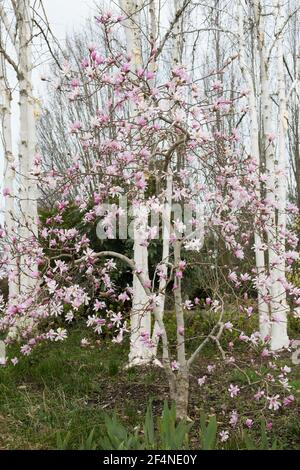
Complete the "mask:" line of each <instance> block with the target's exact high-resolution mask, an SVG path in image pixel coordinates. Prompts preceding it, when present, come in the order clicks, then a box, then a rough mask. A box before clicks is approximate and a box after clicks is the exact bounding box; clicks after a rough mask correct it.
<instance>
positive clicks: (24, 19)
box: [16, 0, 38, 294]
mask: <svg viewBox="0 0 300 470" xmlns="http://www.w3.org/2000/svg"><path fill="white" fill-rule="evenodd" d="M16 16H17V22H18V23H17V24H18V42H17V55H18V65H19V77H18V78H19V94H20V101H19V107H20V144H19V168H20V174H21V177H20V191H19V196H20V212H21V216H20V235H21V238H22V240H24V241H29V240H30V239H34V238H35V237H37V236H38V228H37V183H36V178H35V177H33V176H32V174H31V170H32V167H33V160H34V157H35V155H36V147H37V141H36V122H35V114H34V98H33V89H32V52H31V28H32V24H31V10H30V3H29V1H28V0H20V1H19V2H17V10H16ZM37 269H38V268H37V266H36V265H29V259H28V256H27V255H25V256H21V260H20V293H21V294H24V293H26V292H28V291H30V290H31V289H32V288H33V287H34V286H35V285H36V284H37V282H36V279H35V278H34V273H35V272H37Z"/></svg>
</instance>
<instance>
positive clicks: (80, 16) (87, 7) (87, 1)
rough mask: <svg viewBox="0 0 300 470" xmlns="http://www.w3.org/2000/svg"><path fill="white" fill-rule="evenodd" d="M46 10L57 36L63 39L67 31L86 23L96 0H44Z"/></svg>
mask: <svg viewBox="0 0 300 470" xmlns="http://www.w3.org/2000/svg"><path fill="white" fill-rule="evenodd" d="M43 3H44V6H45V10H46V13H47V16H48V19H49V22H50V25H51V28H52V31H53V32H54V34H55V36H56V37H57V38H58V39H59V40H63V39H64V37H65V34H66V32H72V30H73V29H77V28H79V27H81V26H83V25H84V20H85V19H86V18H88V17H89V16H90V15H91V13H92V11H93V6H94V4H95V0H43Z"/></svg>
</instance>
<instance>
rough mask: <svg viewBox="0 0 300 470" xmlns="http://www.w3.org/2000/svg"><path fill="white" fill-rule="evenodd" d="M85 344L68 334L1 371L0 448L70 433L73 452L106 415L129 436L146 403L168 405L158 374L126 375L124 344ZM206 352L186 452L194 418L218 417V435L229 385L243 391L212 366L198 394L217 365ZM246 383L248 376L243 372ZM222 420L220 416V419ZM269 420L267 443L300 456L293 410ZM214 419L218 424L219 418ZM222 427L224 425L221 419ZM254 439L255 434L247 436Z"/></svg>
mask: <svg viewBox="0 0 300 470" xmlns="http://www.w3.org/2000/svg"><path fill="white" fill-rule="evenodd" d="M83 336H88V332H86V334H85V331H84V327H79V326H77V327H75V328H73V330H71V333H70V337H69V339H68V341H66V342H63V343H59V344H58V343H52V344H50V345H47V346H46V345H45V346H42V347H40V348H39V350H36V351H35V352H34V353H33V354H32V355H31V356H29V357H28V358H25V359H23V360H22V361H20V363H19V364H18V365H17V366H16V367H13V366H12V365H11V366H8V367H7V368H1V369H0V426H1V433H0V448H1V449H54V448H56V447H57V445H58V444H57V442H58V435H61V436H65V435H66V434H67V433H69V436H70V438H69V442H68V447H69V448H78V446H79V445H80V442H82V440H83V439H86V438H87V437H88V436H89V434H90V432H91V430H92V429H93V428H95V430H96V432H98V431H100V430H101V429H103V425H104V418H105V414H106V413H109V414H112V413H113V412H114V411H115V412H116V413H117V415H118V416H119V417H120V419H121V420H122V422H123V423H125V424H126V426H128V427H129V428H130V429H133V428H134V427H136V426H138V425H140V424H141V423H142V422H143V420H144V416H145V410H146V407H147V404H148V402H149V399H150V398H153V407H154V413H155V414H156V415H159V414H160V413H161V409H162V407H163V402H164V400H165V399H167V398H168V387H167V383H166V380H165V377H164V373H163V371H161V370H160V369H151V368H147V369H144V370H143V371H141V370H140V369H130V370H125V369H124V366H125V363H126V359H127V348H128V345H127V344H123V345H115V344H112V343H108V342H105V341H103V342H101V344H100V345H98V346H97V347H94V348H88V349H83V348H81V347H80V339H81V338H82V337H83ZM216 358H217V356H216V351H215V350H214V349H213V347H212V346H210V347H208V348H207V349H206V350H205V351H204V355H203V356H202V357H201V358H200V359H199V361H198V363H197V364H196V366H195V369H194V370H193V371H192V378H191V395H190V410H189V414H190V416H191V418H192V419H193V420H194V422H195V425H194V427H193V429H194V435H192V436H191V446H192V447H193V446H194V447H195V448H197V446H198V445H199V444H198V440H197V433H198V430H199V418H200V413H201V412H202V411H205V412H206V413H208V414H213V413H215V412H216V413H217V415H218V419H219V427H220V429H224V427H226V426H228V423H226V422H225V421H224V423H223V422H222V411H228V410H231V409H232V407H233V404H232V401H230V398H229V397H228V393H227V387H228V384H229V383H232V382H233V383H238V384H239V385H240V386H241V387H243V386H246V384H247V378H246V376H245V374H244V373H242V372H240V371H239V370H235V369H232V368H229V367H228V366H226V365H225V364H224V365H218V368H219V369H218V372H217V373H216V374H214V375H213V376H212V377H211V378H210V381H209V383H208V384H207V385H206V386H205V387H202V388H199V386H198V385H197V378H198V377H200V376H202V375H204V374H205V372H206V367H207V365H208V364H209V363H213V362H214V361H216ZM284 363H286V361H285V362H284ZM245 372H246V374H247V375H248V377H250V378H251V380H255V378H256V376H255V372H253V371H252V370H251V369H249V370H248V369H246V370H245ZM291 383H292V385H293V390H292V393H294V394H297V390H298V392H299V389H300V370H299V366H296V367H294V368H293V372H292V377H291ZM234 406H238V407H239V413H241V415H242V416H244V417H247V416H248V415H251V416H253V413H254V415H255V413H257V422H258V421H259V417H260V411H259V409H257V411H256V410H255V409H253V401H251V400H245V396H243V397H240V398H239V399H238V400H237V402H236V403H235V404H234ZM223 414H224V413H223ZM269 415H270V416H269V418H270V419H271V420H272V421H273V424H274V427H273V431H272V436H273V437H276V438H278V439H279V440H280V442H281V443H282V445H283V447H285V448H288V449H299V448H300V427H299V418H300V416H299V408H297V407H293V408H291V411H288V413H287V414H283V413H281V412H280V413H277V414H274V413H272V412H270V413H269ZM220 417H221V418H220ZM224 420H225V418H224ZM253 432H255V428H254V431H253Z"/></svg>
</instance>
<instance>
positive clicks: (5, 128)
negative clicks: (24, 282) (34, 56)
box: [0, 57, 19, 300]
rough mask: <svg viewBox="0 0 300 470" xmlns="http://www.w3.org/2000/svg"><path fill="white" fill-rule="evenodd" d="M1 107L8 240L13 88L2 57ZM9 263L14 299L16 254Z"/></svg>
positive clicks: (11, 229) (11, 228) (12, 224)
mask: <svg viewBox="0 0 300 470" xmlns="http://www.w3.org/2000/svg"><path fill="white" fill-rule="evenodd" d="M0 99H1V103H0V108H1V115H2V118H1V123H2V130H1V139H2V147H3V154H4V175H3V189H5V190H7V192H8V193H9V195H8V196H6V198H5V210H4V225H5V231H6V237H7V240H8V241H9V240H11V239H12V238H13V237H14V236H15V235H16V214H15V205H14V204H15V199H14V196H15V184H14V183H15V167H14V158H13V151H12V129H11V101H12V96H11V90H10V88H9V84H8V82H7V78H6V71H5V62H4V58H3V57H0ZM7 264H8V291H9V299H10V300H12V299H13V298H15V297H16V296H17V295H18V294H19V273H18V263H17V259H16V255H14V254H12V253H7Z"/></svg>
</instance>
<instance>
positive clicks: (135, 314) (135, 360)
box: [120, 0, 153, 367]
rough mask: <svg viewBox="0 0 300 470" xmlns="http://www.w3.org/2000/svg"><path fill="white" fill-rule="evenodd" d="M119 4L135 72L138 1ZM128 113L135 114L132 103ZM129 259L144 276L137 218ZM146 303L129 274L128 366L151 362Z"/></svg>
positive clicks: (138, 58)
mask: <svg viewBox="0 0 300 470" xmlns="http://www.w3.org/2000/svg"><path fill="white" fill-rule="evenodd" d="M120 7H121V8H122V10H123V12H124V13H125V14H126V16H127V17H128V20H127V21H125V34H126V41H127V50H128V54H129V55H131V56H132V60H131V69H132V72H135V70H136V69H139V68H140V67H141V66H142V47H141V39H140V29H139V28H140V10H141V7H142V3H141V2H140V0H120ZM130 114H131V115H134V114H135V109H134V107H133V106H132V107H131V109H130ZM133 253H134V255H133V258H134V262H135V264H136V266H137V267H138V269H139V270H140V271H141V272H142V273H143V275H144V276H145V277H146V278H148V277H149V275H148V248H147V247H146V246H143V245H141V236H140V234H139V230H138V223H137V221H135V222H134V245H133ZM148 302H149V298H148V296H147V295H146V294H145V291H144V289H143V287H142V285H141V283H140V281H139V280H138V278H137V276H136V275H135V274H133V292H132V310H131V316H130V324H131V333H130V351H129V358H128V359H129V363H128V366H129V367H131V366H135V365H144V364H147V363H149V362H150V361H151V358H152V356H153V355H152V351H151V349H149V348H147V347H145V345H144V344H143V342H142V335H143V334H147V335H149V337H150V335H151V313H150V312H149V311H148V310H147V308H146V307H147V304H148Z"/></svg>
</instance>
